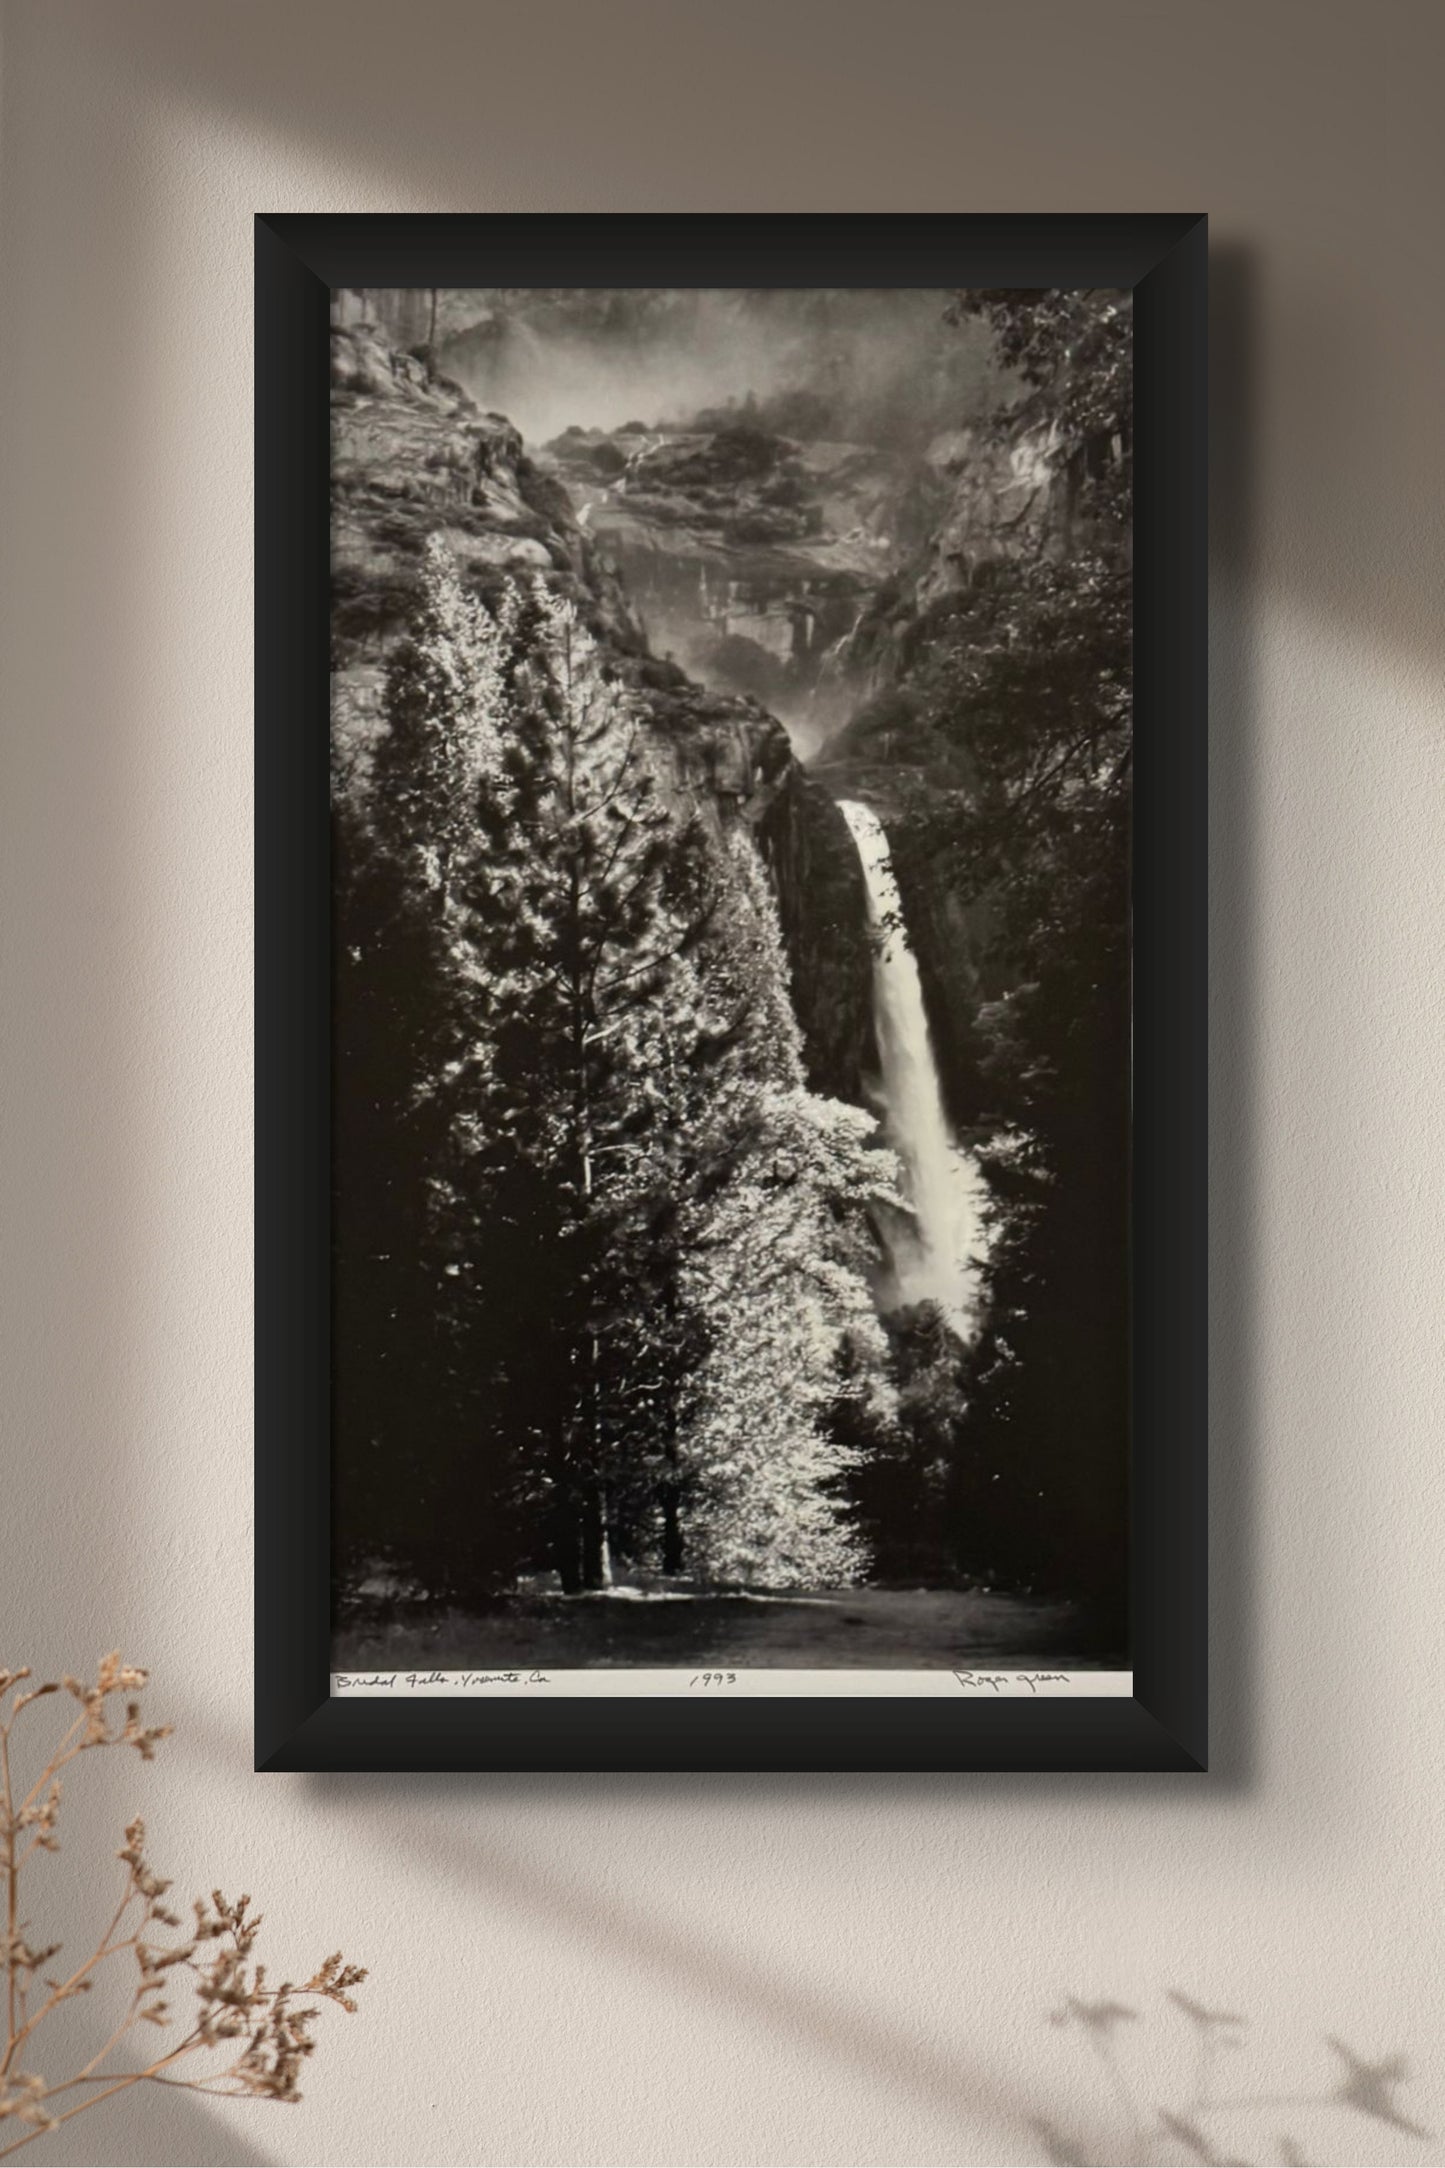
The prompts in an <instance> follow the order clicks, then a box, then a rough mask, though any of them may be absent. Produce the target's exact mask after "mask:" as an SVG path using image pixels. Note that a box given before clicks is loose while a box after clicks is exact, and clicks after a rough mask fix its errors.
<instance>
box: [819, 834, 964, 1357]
mask: <svg viewBox="0 0 1445 2168" xmlns="http://www.w3.org/2000/svg"><path fill="white" fill-rule="evenodd" d="M838 810H839V811H840V813H841V814H842V815H843V818H844V819H845V820H846V821H847V823H848V826H849V828H850V829H851V831H852V835H853V841H854V843H855V844H856V845H857V847H858V856H859V859H860V860H861V862H862V866H863V879H864V882H865V884H866V886H867V891H868V923H869V928H870V930H871V932H872V935H873V940H874V955H873V1009H874V1017H875V1020H876V1023H877V1028H878V1052H879V1058H880V1061H881V1064H882V1071H883V1074H882V1079H881V1083H882V1094H881V1096H882V1111H883V1126H884V1129H885V1131H886V1133H887V1137H888V1141H889V1143H890V1144H891V1145H892V1146H893V1149H894V1151H895V1152H896V1153H897V1154H898V1157H899V1159H900V1161H901V1162H902V1167H903V1183H904V1188H905V1190H906V1193H907V1197H908V1202H909V1204H910V1205H911V1206H912V1216H911V1218H910V1219H909V1220H907V1221H905V1222H904V1223H903V1224H902V1225H901V1226H899V1227H898V1228H896V1229H895V1230H890V1233H889V1240H888V1248H889V1252H890V1262H891V1265H892V1275H893V1286H892V1288H891V1289H890V1290H889V1291H888V1292H889V1293H890V1295H891V1296H892V1297H893V1298H894V1299H895V1300H896V1301H897V1302H898V1303H899V1304H905V1303H914V1302H935V1303H937V1305H938V1307H939V1308H940V1309H941V1310H942V1311H943V1313H944V1315H945V1316H946V1317H947V1319H948V1321H949V1323H950V1324H951V1325H952V1327H953V1329H954V1331H955V1332H956V1333H958V1334H959V1335H960V1337H962V1338H966V1337H967V1336H968V1334H969V1333H970V1331H971V1329H972V1326H973V1320H974V1315H975V1312H976V1309H977V1303H978V1272H979V1264H980V1262H981V1260H982V1257H983V1254H984V1250H985V1233H984V1220H983V1206H984V1198H985V1191H984V1186H983V1181H982V1177H981V1176H980V1174H979V1172H978V1169H977V1168H976V1167H975V1165H974V1164H973V1162H972V1160H971V1159H970V1158H969V1157H968V1154H967V1153H966V1152H964V1151H963V1150H961V1149H960V1147H959V1144H958V1142H957V1140H956V1139H955V1137H954V1135H953V1132H952V1131H951V1129H950V1128H949V1126H948V1117H947V1115H946V1114H945V1113H944V1110H943V1094H942V1090H941V1088H940V1085H939V1079H938V1064H937V1062H936V1061H935V1059H934V1054H933V1041H932V1038H931V1036H930V1033H929V1029H928V1016H927V1013H926V1011H925V1009H924V1006H923V985H922V981H921V980H920V978H919V976H918V963H917V960H916V958H915V957H914V954H913V951H912V949H911V948H910V947H909V945H908V935H907V933H906V932H905V930H904V925H903V908H902V903H901V900H900V897H899V893H898V882H897V879H896V878H895V876H894V872H893V859H892V854H891V853H890V851H889V848H888V837H887V835H886V834H885V833H884V830H883V825H882V823H881V822H880V820H879V819H878V816H877V814H876V813H874V812H872V811H871V810H870V809H869V808H868V807H867V806H865V805H859V804H857V803H856V801H854V800H851V799H843V800H841V801H840V803H839V808H838Z"/></svg>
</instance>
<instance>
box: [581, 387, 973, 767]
mask: <svg viewBox="0 0 1445 2168" xmlns="http://www.w3.org/2000/svg"><path fill="white" fill-rule="evenodd" d="M540 456H541V459H542V462H543V464H545V465H546V466H547V468H548V470H549V471H550V472H552V473H554V474H555V475H556V476H557V477H558V479H559V480H561V481H562V482H564V483H565V485H566V487H567V490H568V493H569V494H570V495H571V497H572V498H573V500H574V502H575V503H576V504H577V506H578V511H579V517H580V519H581V520H582V522H583V523H584V525H585V527H586V529H587V532H588V533H589V534H590V535H592V536H594V537H595V538H596V540H597V542H598V545H599V548H600V549H601V550H602V551H603V552H604V553H605V558H606V561H607V562H608V564H609V565H610V566H612V567H613V568H615V570H616V571H617V572H618V573H619V574H620V576H621V577H622V578H623V579H624V580H625V582H626V584H627V588H628V592H629V593H630V595H631V596H632V598H633V600H634V602H635V604H636V606H637V608H638V610H639V611H640V613H641V615H642V618H643V622H644V624H645V625H646V627H647V631H648V634H649V637H650V639H651V642H652V644H653V646H654V647H655V648H658V649H660V650H662V651H663V652H664V653H670V654H673V655H675V656H676V658H677V660H678V661H679V662H680V663H682V664H683V665H684V667H685V668H687V669H688V670H689V671H691V672H693V673H694V674H695V675H697V676H699V677H701V678H702V679H703V680H704V681H705V682H706V683H708V684H711V685H715V686H719V687H725V688H727V689H730V690H736V691H742V692H748V693H752V694H753V695H755V696H756V697H758V698H760V699H764V700H766V701H768V702H769V703H770V704H771V705H772V706H774V707H775V708H778V709H779V710H780V711H781V712H782V713H783V714H784V715H785V716H786V718H787V720H788V722H789V725H790V727H791V728H792V729H793V731H794V733H795V736H796V737H797V738H798V739H799V741H800V742H801V743H802V744H803V745H804V747H805V749H808V748H809V741H810V740H811V741H812V742H821V740H822V738H823V737H824V736H825V735H826V734H827V730H828V729H829V728H830V727H831V725H832V723H833V722H835V721H836V720H837V713H836V711H835V710H834V709H833V708H832V707H831V706H830V704H829V702H828V700H827V698H826V697H824V698H822V699H821V700H820V698H819V696H820V694H822V695H825V696H826V694H827V691H828V689H829V686H830V682H831V683H832V684H834V685H836V681H837V671H836V667H835V665H836V659H837V657H838V655H839V653H840V651H841V650H842V649H843V648H844V646H845V645H846V643H847V641H848V639H849V638H850V636H851V634H852V633H853V631H854V629H855V628H856V626H857V624H858V622H859V619H860V616H861V615H862V614H863V612H864V611H865V610H866V608H867V606H868V604H869V603H870V602H871V599H872V597H873V596H874V594H875V593H876V592H877V590H878V588H879V586H880V584H882V583H884V582H886V581H887V580H888V579H890V578H892V577H894V576H896V575H897V574H898V572H899V571H900V569H901V568H902V566H903V565H904V564H905V563H906V562H907V561H908V559H909V557H910V555H911V553H912V552H913V551H915V550H916V549H917V548H918V547H919V546H920V544H921V542H922V540H923V539H924V537H925V536H926V535H927V533H928V532H929V531H930V526H931V522H932V520H933V519H934V517H935V516H936V515H937V513H938V512H939V511H940V510H941V509H942V503H943V498H942V494H941V492H940V490H939V489H938V487H937V478H936V476H934V475H933V474H932V473H931V471H930V470H929V469H928V468H927V467H926V466H924V465H920V464H919V463H918V462H917V461H915V460H913V459H911V458H908V457H905V456H903V455H902V454H900V453H898V452H896V451H893V450H889V449H887V448H884V447H877V446H869V445H860V444H855V443H847V442H838V441H835V440H832V439H827V438H817V439H815V438H792V437H787V436H783V435H779V434H777V433H776V432H774V431H772V430H770V429H767V428H764V427H762V426H760V425H759V423H758V422H757V421H756V420H755V419H753V418H752V417H751V416H750V415H749V413H748V411H747V409H746V408H745V407H744V408H741V409H737V410H735V411H732V412H719V413H710V414H709V413H704V414H702V415H699V416H698V417H697V418H696V420H695V421H694V423H692V424H691V425H689V426H687V427H683V428H667V429H649V428H644V427H643V426H642V424H641V423H629V424H626V425H624V427H622V428H621V429H618V430H614V431H612V432H610V433H604V432H600V431H596V430H584V429H580V428H572V429H569V430H567V431H566V432H565V434H564V435H563V436H561V437H559V438H557V439H555V440H554V441H553V442H552V443H550V444H548V445H547V446H546V447H545V448H544V450H543V452H542V454H541V455H540ZM810 708H811V709H813V710H814V712H812V713H810Z"/></svg>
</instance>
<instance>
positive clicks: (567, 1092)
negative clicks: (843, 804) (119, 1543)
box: [335, 542, 896, 1599]
mask: <svg viewBox="0 0 1445 2168" xmlns="http://www.w3.org/2000/svg"><path fill="white" fill-rule="evenodd" d="M387 701H388V715H389V721H390V728H389V730H388V732H387V733H386V735H385V736H384V737H383V738H382V740H381V741H380V744H379V746H378V748H377V752H376V756H375V761H374V765H373V769H372V773H371V776H370V780H369V787H367V788H366V789H365V790H364V791H363V790H359V789H357V788H356V787H355V785H354V784H353V786H352V787H351V788H349V789H347V790H344V791H343V792H342V793H341V794H340V796H339V800H338V813H337V823H338V839H337V841H338V849H337V863H338V866H339V868H340V879H339V884H338V897H337V914H338V927H337V987H336V1016H337V1035H338V1036H337V1050H336V1052H337V1060H336V1076H337V1147H336V1148H337V1154H338V1160H339V1163H340V1164H341V1165H342V1166H343V1167H344V1168H345V1169H346V1170H347V1176H348V1178H347V1179H346V1180H345V1181H343V1182H340V1183H339V1184H338V1187H337V1200H336V1221H335V1257H336V1330H337V1341H338V1345H339V1347H341V1348H342V1349H344V1351H345V1360H344V1361H343V1362H341V1363H339V1364H338V1367H337V1376H336V1393H337V1408H336V1437H337V1449H338V1463H337V1474H338V1482H337V1496H338V1509H339V1525H338V1534H339V1537H340V1539H341V1541H340V1546H339V1548H340V1554H341V1557H342V1559H343V1560H344V1559H346V1558H347V1557H348V1556H350V1557H351V1558H353V1559H354V1558H355V1557H357V1556H361V1555H365V1554H366V1553H367V1552H377V1551H379V1552H381V1553H383V1554H384V1555H388V1556H391V1557H393V1558H396V1559H398V1560H400V1561H403V1562H405V1564H407V1565H408V1566H409V1567H411V1568H412V1569H414V1570H415V1571H417V1572H419V1573H420V1574H421V1575H422V1576H423V1578H424V1579H425V1581H426V1582H427V1584H428V1586H430V1587H432V1588H446V1589H450V1590H452V1591H454V1592H456V1593H458V1594H465V1595H467V1596H469V1597H472V1598H474V1599H475V1598H477V1597H479V1596H481V1595H483V1594H485V1593H486V1592H487V1591H488V1590H492V1589H497V1588H501V1587H504V1586H505V1585H506V1584H507V1583H508V1581H509V1580H510V1579H512V1578H514V1577H515V1576H516V1574H517V1573H518V1572H519V1571H522V1570H525V1569H528V1568H531V1569H537V1570H541V1569H548V1568H550V1569H553V1570H555V1571H556V1572H557V1574H558V1575H559V1576H560V1580H561V1585H562V1586H563V1587H564V1588H566V1589H573V1590H575V1589H582V1588H589V1587H597V1586H599V1585H601V1584H602V1583H604V1582H605V1581H606V1580H607V1579H608V1578H609V1576H610V1574H611V1573H612V1572H613V1571H614V1570H615V1569H617V1568H618V1567H619V1566H624V1565H625V1566H627V1567H637V1566H649V1567H652V1568H655V1569H656V1570H659V1571H662V1572H672V1573H680V1572H683V1571H686V1572H687V1573H688V1574H689V1575H690V1576H691V1577H692V1578H693V1579H695V1580H699V1581H702V1582H707V1583H712V1584H721V1583H734V1582H735V1583H748V1584H751V1585H758V1586H769V1585H798V1584H802V1583H807V1582H810V1581H811V1582H815V1583H823V1584H827V1583H837V1582H844V1581H847V1580H848V1579H849V1578H851V1577H852V1576H853V1574H854V1573H855V1572H856V1571H857V1570H858V1569H859V1567H860V1565H861V1563H862V1552H861V1548H860V1545H859V1541H858V1536H857V1532H856V1528H855V1525H854V1520H853V1517H852V1516H851V1514H850V1512H849V1510H848V1483H849V1477H850V1474H851V1472H852V1469H853V1465H854V1461H855V1458H856V1450H857V1449H856V1447H855V1446H854V1444H853V1443H852V1442H851V1441H852V1440H853V1439H854V1438H856V1437H857V1436H858V1434H859V1433H860V1430H866V1429H867V1427H868V1425H869V1424H872V1425H874V1426H876V1427H879V1428H886V1426H887V1423H888V1421H889V1418H890V1414H891V1391H890V1385H889V1376H888V1361H887V1343H886V1340H885V1338H884V1335H883V1333H882V1331H881V1328H880V1326H879V1324H878V1322H877V1319H876V1317H875V1315H874V1310H873V1305H872V1302H871V1298H870V1294H869V1284H868V1270H869V1266H870V1263H871V1261H872V1258H873V1256H874V1254H875V1253H874V1246H873V1245H874V1238H873V1235H872V1232H871V1220H870V1209H871V1208H873V1207H876V1205H877V1203H878V1202H879V1201H880V1200H883V1199H887V1198H889V1197H892V1196H893V1195H894V1191H895V1183H896V1168H895V1164H894V1162H893V1160H892V1157H891V1154H888V1153H886V1152H884V1151H882V1150H880V1149H879V1148H878V1147H877V1146H876V1144H875V1142H874V1141H873V1139H874V1130H875V1125H874V1122H873V1118H872V1117H871V1116H870V1115H868V1114H866V1113H864V1112H862V1111H860V1110H859V1109H857V1108H854V1107H849V1106H846V1105H843V1104H841V1103H839V1102H836V1101H830V1100H825V1099H821V1098H819V1097H816V1096H814V1095H813V1094H810V1093H809V1092H808V1091H807V1090H806V1089H805V1088H804V1085H803V1078H802V1062H801V1054H800V1047H799V1036H798V1030H797V1026H796V1024H795V1022H794V1020H793V1017H792V1013H791V1009H790V1007H789V1003H788V995H787V973H786V968H785V964H784V961H783V957H782V952H781V945H780V939H779V935H778V930H777V924H776V917H775V913H774V908H773V903H772V898H771V894H770V891H769V888H768V885H767V880H766V876H765V874H764V872H763V868H762V865H761V862H760V861H759V859H758V857H757V854H756V849H755V846H754V844H753V842H752V840H751V836H750V834H749V832H748V831H747V830H746V828H745V827H743V826H742V825H737V826H735V827H733V828H731V829H729V830H723V829H721V828H720V827H719V825H718V824H717V822H716V820H715V818H714V819H712V820H710V821H709V820H704V819H703V818H702V817H700V816H696V815H694V816H692V817H688V818H683V817H682V816H680V815H679V813H678V812H677V811H676V810H674V809H672V808H670V807H669V806H668V805H667V804H666V802H665V800H664V797H663V794H662V793H661V792H660V790H659V787H658V782H657V778H656V775H655V774H654V772H653V767H652V764H651V760H650V756H649V747H648V738H647V722H646V716H645V714H644V713H642V712H640V711H639V709H638V706H637V702H636V696H635V695H633V694H631V693H630V692H628V691H627V690H626V689H624V687H623V686H622V684H621V683H620V682H619V681H618V679H617V677H616V675H615V673H614V671H613V670H612V668H611V667H610V665H609V660H608V657H607V654H606V651H605V650H604V649H602V648H601V647H599V646H598V644H597V643H596V642H595V641H594V640H593V638H592V637H591V635H590V634H589V633H588V632H587V631H586V630H585V628H584V626H583V624H582V623H581V620H580V618H579V615H578V612H577V610H576V607H575V606H574V605H573V604H572V603H571V602H570V601H568V600H566V599H565V598H562V597H559V596H557V595H554V594H551V593H549V592H548V590H547V589H546V587H545V586H544V585H543V584H542V583H541V582H540V581H538V582H535V583H534V584H533V585H531V586H530V587H528V588H523V587H520V586H518V585H516V584H513V583H510V582H508V583H506V584H505V585H504V586H503V588H502V590H501V592H500V596H499V597H498V599H497V601H496V603H495V607H494V608H492V609H489V608H488V607H487V606H486V604H484V603H483V602H482V601H480V600H479V599H477V598H476V597H475V596H473V595H471V594H469V593H467V592H466V590H465V589H464V587H463V584H462V582H461V580H460V579H459V577H458V574H457V571H456V568H455V566H454V565H453V563H452V562H451V560H450V558H449V557H448V555H447V552H446V550H445V547H444V546H443V545H442V544H441V543H439V542H434V543H433V544H432V545H431V546H430V548H429V550H428V554H427V559H426V566H425V575H424V600H423V604H422V608H421V611H420V613H419V617H418V620H417V622H416V624H415V626H414V628H413V632H412V635H411V637H410V638H409V640H408V641H407V642H406V643H405V644H404V646H403V647H402V648H401V649H400V651H399V653H398V655H397V657H396V659H395V662H394V664H393V667H392V670H391V675H390V682H389V685H388V693H387Z"/></svg>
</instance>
